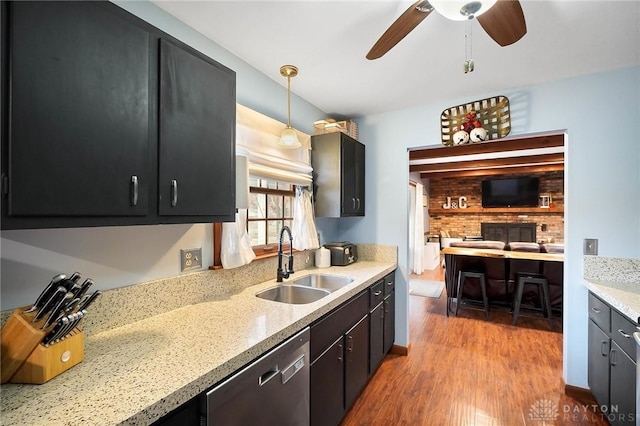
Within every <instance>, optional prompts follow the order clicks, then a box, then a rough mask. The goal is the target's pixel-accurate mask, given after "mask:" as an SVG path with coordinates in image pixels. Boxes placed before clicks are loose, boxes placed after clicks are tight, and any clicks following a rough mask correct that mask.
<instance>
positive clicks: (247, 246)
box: [220, 209, 256, 269]
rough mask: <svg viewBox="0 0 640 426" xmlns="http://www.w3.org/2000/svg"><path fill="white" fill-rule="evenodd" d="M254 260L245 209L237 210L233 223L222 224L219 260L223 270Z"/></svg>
mask: <svg viewBox="0 0 640 426" xmlns="http://www.w3.org/2000/svg"><path fill="white" fill-rule="evenodd" d="M255 258H256V255H255V253H254V252H253V249H252V248H251V240H250V239H249V235H248V234H247V209H238V212H237V213H236V221H235V222H227V223H223V224H222V244H221V245H220V260H221V262H222V267H223V268H224V269H231V268H237V267H239V266H243V265H247V264H249V263H251V261H252V260H253V259H255Z"/></svg>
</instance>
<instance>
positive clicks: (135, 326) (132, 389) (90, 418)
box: [0, 261, 397, 425]
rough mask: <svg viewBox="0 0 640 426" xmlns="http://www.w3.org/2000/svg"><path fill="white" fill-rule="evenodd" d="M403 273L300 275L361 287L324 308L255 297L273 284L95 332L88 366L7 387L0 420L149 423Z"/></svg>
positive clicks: (362, 268) (350, 270) (385, 267)
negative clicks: (327, 277) (328, 277)
mask: <svg viewBox="0 0 640 426" xmlns="http://www.w3.org/2000/svg"><path fill="white" fill-rule="evenodd" d="M396 268H397V264H396V263H394V262H379V261H362V262H357V263H355V264H353V265H349V266H347V267H330V268H322V269H319V268H310V269H306V270H303V271H300V272H299V273H298V274H296V275H297V276H298V277H300V276H304V275H308V274H312V273H328V274H335V275H343V276H351V277H352V278H353V279H354V282H353V283H351V284H349V285H348V286H345V287H343V288H342V289H340V290H337V291H335V292H333V293H331V294H330V295H328V296H326V297H324V298H323V299H320V300H319V301H317V302H313V303H310V304H305V305H289V304H282V303H278V302H272V301H266V300H262V299H259V298H256V297H255V293H256V292H257V291H260V290H262V289H265V288H269V287H271V286H274V285H276V283H275V280H270V281H266V282H263V283H261V284H257V285H254V286H251V287H248V288H246V289H243V290H241V291H239V292H238V293H236V294H233V295H225V296H223V297H221V298H215V299H213V300H209V301H207V302H204V303H199V304H195V305H189V306H185V307H182V308H179V309H176V310H174V311H170V312H167V313H164V314H160V315H156V316H154V317H150V318H147V319H144V320H141V321H137V322H134V323H132V324H128V325H126V326H123V327H119V328H117V329H112V330H108V331H104V332H102V333H98V334H96V335H92V336H89V337H88V338H87V339H86V343H85V360H84V361H83V362H81V363H80V364H78V365H76V366H74V367H73V368H71V369H70V370H69V371H67V372H65V373H63V374H61V375H60V376H58V377H56V378H54V379H52V380H51V381H49V382H47V383H45V384H43V385H19V384H5V385H2V419H1V422H0V423H1V424H2V425H10V424H22V425H24V424H65V425H66V424H69V425H72V424H78V423H79V422H80V423H83V424H100V425H108V424H112V425H115V424H118V425H130V424H149V423H151V422H153V421H156V420H158V419H160V418H161V417H163V416H164V415H166V414H168V413H170V412H171V411H173V410H174V409H175V408H177V407H179V406H180V405H182V404H184V403H186V402H188V401H189V400H190V399H192V398H193V397H195V396H197V395H199V394H200V393H202V392H203V391H205V390H206V389H208V388H210V387H211V386H213V385H214V384H215V383H217V382H219V381H220V380H222V379H224V378H226V377H228V376H229V375H230V374H232V373H233V372H234V371H236V370H238V369H239V368H241V367H243V366H244V365H246V364H247V363H249V362H251V361H252V360H254V359H256V358H257V357H259V356H260V355H262V354H264V353H266V352H267V351H268V350H269V349H271V348H273V347H274V346H276V345H277V344H279V343H280V342H282V341H284V340H285V339H286V338H288V337H289V336H291V335H293V334H295V333H296V332H298V331H300V330H301V329H303V328H305V327H307V326H308V325H310V324H311V323H312V322H314V321H315V320H316V319H318V318H320V317H321V316H323V315H324V314H326V313H328V312H329V311H331V310H332V309H334V308H336V307H337V306H339V305H340V304H342V303H344V302H345V301H347V300H348V299H350V298H351V297H353V296H355V295H356V294H358V293H359V292H361V291H362V290H364V289H366V288H368V287H369V286H370V285H371V284H373V283H374V282H376V281H377V280H379V279H381V278H383V277H384V276H385V275H387V274H388V273H390V272H392V271H394V270H395V269H396ZM293 278H296V277H292V279H293ZM216 345H218V346H216ZM185 358H189V359H185Z"/></svg>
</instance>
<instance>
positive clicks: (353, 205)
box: [351, 198, 356, 210]
mask: <svg viewBox="0 0 640 426" xmlns="http://www.w3.org/2000/svg"><path fill="white" fill-rule="evenodd" d="M351 207H352V208H353V209H354V210H355V209H356V199H355V198H352V199H351Z"/></svg>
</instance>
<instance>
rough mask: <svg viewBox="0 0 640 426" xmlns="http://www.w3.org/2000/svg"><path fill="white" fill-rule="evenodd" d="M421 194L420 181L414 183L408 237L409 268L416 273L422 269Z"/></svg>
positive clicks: (422, 212)
mask: <svg viewBox="0 0 640 426" xmlns="http://www.w3.org/2000/svg"><path fill="white" fill-rule="evenodd" d="M423 194H424V186H423V185H422V184H421V183H416V191H415V199H414V200H413V202H412V203H411V207H412V209H411V210H412V212H411V213H412V215H411V216H412V217H411V221H412V223H413V234H412V235H409V238H411V239H412V243H413V244H412V246H413V262H412V265H411V269H413V272H414V273H416V274H421V273H422V272H423V271H424V266H423V258H424V208H423V206H422V196H423ZM414 206H415V207H414Z"/></svg>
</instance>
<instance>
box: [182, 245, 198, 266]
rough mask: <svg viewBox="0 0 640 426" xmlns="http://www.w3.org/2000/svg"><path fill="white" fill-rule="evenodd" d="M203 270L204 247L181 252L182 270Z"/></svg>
mask: <svg viewBox="0 0 640 426" xmlns="http://www.w3.org/2000/svg"><path fill="white" fill-rule="evenodd" d="M200 268H202V247H198V248H192V249H181V250H180V270H181V271H183V272H184V271H190V270H192V269H200Z"/></svg>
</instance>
